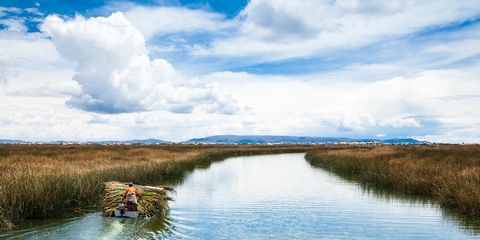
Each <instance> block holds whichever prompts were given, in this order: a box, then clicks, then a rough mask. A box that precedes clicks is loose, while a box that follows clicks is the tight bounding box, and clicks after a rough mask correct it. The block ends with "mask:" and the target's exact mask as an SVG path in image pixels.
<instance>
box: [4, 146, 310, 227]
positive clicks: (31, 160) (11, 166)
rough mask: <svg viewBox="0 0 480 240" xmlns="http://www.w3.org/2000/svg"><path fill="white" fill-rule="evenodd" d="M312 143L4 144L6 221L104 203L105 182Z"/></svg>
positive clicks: (142, 180) (167, 174)
mask: <svg viewBox="0 0 480 240" xmlns="http://www.w3.org/2000/svg"><path fill="white" fill-rule="evenodd" d="M311 148H312V147H311V146H294V145H285V146H249V145H244V146H189V145H186V146H184V145H152V146H149V145H113V146H96V145H68V146H62V145H0V168H1V169H2V171H0V188H1V191H0V226H1V227H2V228H11V227H12V226H14V224H15V223H16V222H18V221H22V220H26V219H41V218H49V217H54V216H60V215H62V214H65V213H66V212H67V211H72V210H75V209H82V208H87V207H96V206H98V207H99V208H100V202H101V200H102V198H103V195H104V191H105V186H104V182H108V181H119V182H130V181H133V182H135V183H138V184H150V183H155V182H159V181H164V180H169V179H171V180H173V179H181V178H182V177H183V176H184V175H185V174H186V173H187V172H188V171H191V170H193V169H194V168H195V167H199V166H203V167H205V166H208V165H209V164H210V163H211V162H213V161H219V160H222V159H225V158H227V157H230V156H240V155H260V154H274V153H290V152H305V151H306V150H308V149H311Z"/></svg>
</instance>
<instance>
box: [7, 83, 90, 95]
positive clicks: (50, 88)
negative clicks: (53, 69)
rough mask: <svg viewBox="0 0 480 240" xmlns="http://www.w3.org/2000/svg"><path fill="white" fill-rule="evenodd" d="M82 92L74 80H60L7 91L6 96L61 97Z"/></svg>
mask: <svg viewBox="0 0 480 240" xmlns="http://www.w3.org/2000/svg"><path fill="white" fill-rule="evenodd" d="M81 93H82V88H81V86H80V85H79V84H78V83H77V82H75V81H62V82H60V83H56V82H55V83H54V82H47V83H46V84H45V86H44V87H40V88H28V89H22V90H19V91H13V92H8V93H7V94H6V95H7V96H26V97H62V96H77V95H80V94H81Z"/></svg>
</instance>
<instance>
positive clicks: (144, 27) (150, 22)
mask: <svg viewBox="0 0 480 240" xmlns="http://www.w3.org/2000/svg"><path fill="white" fill-rule="evenodd" d="M125 18H127V19H128V20H129V21H130V22H131V23H132V24H133V25H135V27H136V28H137V29H138V30H139V31H140V32H141V33H142V34H143V36H144V37H145V38H146V40H147V41H148V39H150V38H152V37H153V36H155V35H159V36H160V35H165V34H172V33H189V34H192V33H199V32H201V33H205V32H209V33H214V34H219V33H220V32H221V31H223V30H225V29H228V28H230V27H232V26H234V23H233V22H231V21H227V20H225V16H224V15H222V14H219V13H213V12H206V11H203V10H192V9H187V8H177V7H158V8H150V7H143V6H137V7H134V8H133V9H131V10H129V11H127V12H125Z"/></svg>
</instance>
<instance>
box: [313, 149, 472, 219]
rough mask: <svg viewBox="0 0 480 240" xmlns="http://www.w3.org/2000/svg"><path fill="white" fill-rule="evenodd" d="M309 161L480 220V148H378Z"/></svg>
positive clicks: (333, 152) (325, 153) (328, 153)
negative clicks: (424, 198)
mask: <svg viewBox="0 0 480 240" xmlns="http://www.w3.org/2000/svg"><path fill="white" fill-rule="evenodd" d="M306 158H307V161H309V162H310V163H311V164H312V165H313V166H318V167H321V168H324V169H326V170H329V171H332V172H334V173H336V174H338V175H340V176H343V177H345V178H347V179H351V180H356V181H359V182H361V183H362V184H364V185H365V186H372V187H382V188H388V189H393V190H396V191H400V192H403V193H407V194H415V195H424V196H428V197H430V198H431V199H432V200H433V201H434V202H437V203H438V204H440V205H441V206H443V207H447V208H452V209H456V210H458V211H460V212H462V213H465V214H469V215H474V216H480V146H378V147H363V148H361V147H357V148H355V147H349V148H344V147H343V148H331V147H330V146H329V148H328V150H326V149H321V150H320V149H317V150H312V151H309V152H307V155H306Z"/></svg>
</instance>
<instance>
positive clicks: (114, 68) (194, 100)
mask: <svg viewBox="0 0 480 240" xmlns="http://www.w3.org/2000/svg"><path fill="white" fill-rule="evenodd" d="M41 30H42V31H43V32H45V33H47V34H49V35H50V36H51V38H52V41H53V43H54V44H55V47H56V49H57V51H58V52H59V53H60V54H61V55H62V56H63V57H64V58H66V59H69V60H72V61H75V62H77V63H78V66H77V68H76V72H77V74H75V75H74V76H73V78H72V79H73V80H74V81H76V82H78V84H79V85H80V86H81V88H82V93H81V94H78V95H75V96H72V97H71V99H70V100H69V101H67V105H69V106H71V107H74V108H78V109H82V110H85V111H91V112H99V113H122V112H137V111H149V110H168V111H171V112H176V113H191V112H195V111H200V112H207V113H221V114H235V113H236V112H238V111H239V110H240V109H239V107H238V106H237V103H236V101H235V100H234V99H232V97H231V96H230V95H229V94H227V93H225V92H223V91H221V90H220V88H219V86H218V85H216V84H209V85H206V84H202V83H198V82H195V81H185V80H183V78H182V77H181V76H180V75H179V74H178V73H177V72H176V71H175V69H174V68H173V66H172V65H171V64H170V63H168V62H167V61H165V60H163V59H153V60H150V58H149V57H148V55H147V54H148V51H147V49H146V47H145V39H144V37H143V35H142V34H141V33H140V32H139V31H138V30H137V28H135V27H134V26H133V25H132V24H131V23H130V22H129V21H128V20H127V19H126V18H125V17H124V16H123V14H122V13H120V12H117V13H114V14H112V15H111V16H109V17H108V18H105V17H97V18H90V19H85V18H84V17H82V16H79V15H77V16H76V17H75V18H74V19H69V20H64V19H61V18H60V17H58V16H55V15H51V16H48V17H47V18H46V19H45V21H44V23H43V25H42V26H41Z"/></svg>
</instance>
